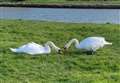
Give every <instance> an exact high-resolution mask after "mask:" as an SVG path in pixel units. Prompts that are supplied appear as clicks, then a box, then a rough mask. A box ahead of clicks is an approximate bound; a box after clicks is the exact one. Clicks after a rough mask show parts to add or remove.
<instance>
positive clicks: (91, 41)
mask: <svg viewBox="0 0 120 83" xmlns="http://www.w3.org/2000/svg"><path fill="white" fill-rule="evenodd" d="M72 43H75V47H76V48H77V49H82V50H85V51H87V52H90V53H93V52H95V51H96V50H98V49H99V48H102V47H104V45H112V43H109V42H107V41H106V40H105V38H104V37H88V38H86V39H84V40H82V41H81V42H80V43H79V41H78V40H77V39H72V40H70V41H69V42H68V43H67V44H66V45H65V46H64V49H68V48H69V47H70V45H71V44H72Z"/></svg>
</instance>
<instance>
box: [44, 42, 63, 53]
mask: <svg viewBox="0 0 120 83" xmlns="http://www.w3.org/2000/svg"><path fill="white" fill-rule="evenodd" d="M46 45H48V46H50V47H52V48H53V49H54V50H55V51H56V52H57V53H59V54H61V53H62V50H61V48H59V47H57V46H56V45H55V44H54V43H53V42H51V41H48V42H47V43H46Z"/></svg>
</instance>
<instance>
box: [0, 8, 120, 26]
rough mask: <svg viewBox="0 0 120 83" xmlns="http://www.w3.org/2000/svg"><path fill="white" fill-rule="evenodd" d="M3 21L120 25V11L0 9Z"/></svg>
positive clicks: (0, 16)
mask: <svg viewBox="0 0 120 83" xmlns="http://www.w3.org/2000/svg"><path fill="white" fill-rule="evenodd" d="M0 18H2V19H26V20H41V21H57V22H73V23H81V22H82V23H107V22H109V23H116V24H120V9H52V8H13V7H10V8H9V7H0Z"/></svg>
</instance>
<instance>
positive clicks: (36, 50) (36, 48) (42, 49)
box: [10, 41, 61, 55]
mask: <svg viewBox="0 0 120 83" xmlns="http://www.w3.org/2000/svg"><path fill="white" fill-rule="evenodd" d="M50 47H52V48H53V49H54V50H56V51H57V52H58V53H61V49H60V48H59V47H57V46H56V45H55V44H54V43H53V42H51V41H48V42H47V43H45V45H44V46H42V45H39V44H37V43H34V42H30V43H27V44H25V45H22V46H20V47H18V48H10V50H11V51H12V52H15V53H27V54H30V55H35V54H49V53H51V48H50Z"/></svg>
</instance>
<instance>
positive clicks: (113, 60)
mask: <svg viewBox="0 0 120 83" xmlns="http://www.w3.org/2000/svg"><path fill="white" fill-rule="evenodd" d="M89 36H103V37H105V38H106V40H108V41H110V42H112V43H113V45H112V46H106V47H104V48H103V49H100V50H98V51H97V52H96V54H94V55H86V54H85V53H82V52H80V51H79V50H77V49H75V48H74V46H72V47H71V48H70V50H69V51H68V52H67V53H65V54H61V55H60V54H56V52H52V53H51V54H49V55H45V54H43V55H36V56H31V55H27V54H16V53H12V52H11V51H10V50H9V48H10V47H18V46H20V45H23V44H26V43H28V42H31V41H33V42H36V43H38V44H44V43H45V42H47V41H49V40H51V41H53V42H55V44H56V45H57V46H59V47H61V48H62V47H63V46H64V45H65V43H67V42H68V41H69V40H70V39H72V38H77V39H79V40H82V39H84V38H86V37H89ZM0 37H1V38H0V82H3V83H42V82H43V83H120V25H117V24H86V23H82V24H79V23H58V22H41V21H24V20H0Z"/></svg>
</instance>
